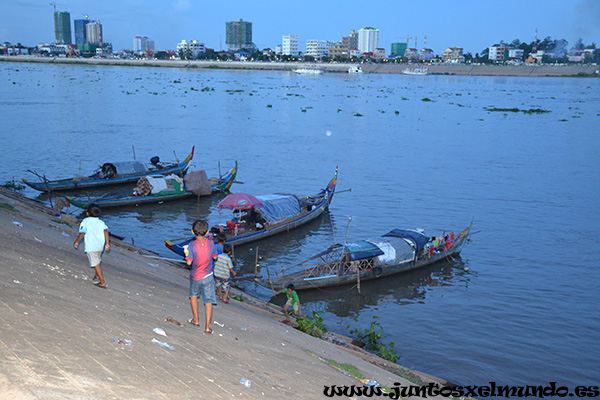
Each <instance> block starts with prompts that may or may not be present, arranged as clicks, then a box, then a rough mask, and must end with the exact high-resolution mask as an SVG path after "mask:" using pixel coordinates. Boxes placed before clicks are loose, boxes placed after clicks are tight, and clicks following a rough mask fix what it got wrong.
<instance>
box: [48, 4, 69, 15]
mask: <svg viewBox="0 0 600 400" xmlns="http://www.w3.org/2000/svg"><path fill="white" fill-rule="evenodd" d="M50 5H51V6H54V13H56V6H66V4H57V3H56V2H54V3H50Z"/></svg>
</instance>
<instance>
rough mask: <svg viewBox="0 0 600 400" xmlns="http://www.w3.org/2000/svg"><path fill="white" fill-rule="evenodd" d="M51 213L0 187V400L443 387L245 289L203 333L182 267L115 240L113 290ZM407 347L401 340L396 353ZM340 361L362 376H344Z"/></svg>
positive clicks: (110, 263)
mask: <svg viewBox="0 0 600 400" xmlns="http://www.w3.org/2000/svg"><path fill="white" fill-rule="evenodd" d="M53 214H54V212H53V211H52V210H50V209H49V208H47V207H45V206H44V205H43V204H41V203H39V202H37V201H35V200H31V199H28V198H25V197H23V196H21V195H20V194H18V193H15V192H13V191H9V190H7V189H4V188H0V398H1V399H3V400H9V399H10V400H21V399H61V400H65V399H66V400H68V399H152V400H157V399H191V398H195V399H197V398H203V399H230V398H238V397H239V398H250V399H275V398H294V399H323V398H328V397H326V396H325V395H324V392H323V391H324V387H325V386H331V385H338V386H344V385H347V386H351V385H357V386H362V384H361V382H360V380H359V379H358V377H357V375H358V374H360V375H362V377H364V378H366V379H374V380H376V381H377V382H379V384H380V385H382V386H384V387H388V388H390V387H394V386H395V385H398V384H400V385H402V386H406V385H410V384H411V382H409V381H407V380H406V379H404V378H402V377H400V376H399V375H400V374H401V375H402V376H403V377H408V378H409V379H411V380H412V381H413V382H418V383H420V384H427V383H429V382H438V383H440V384H442V385H443V384H445V382H444V381H441V380H439V379H435V378H433V377H430V376H427V375H425V374H422V373H419V372H415V371H410V370H407V369H404V368H402V367H400V366H398V365H397V364H390V363H389V362H387V361H385V360H382V359H380V358H378V357H375V356H373V355H370V354H368V353H366V352H364V351H362V350H360V349H358V348H356V347H355V346H352V345H350V344H347V345H336V344H333V343H331V342H329V341H326V340H321V339H317V338H314V337H311V336H309V335H307V334H305V333H302V332H300V331H298V330H296V329H294V328H292V327H291V326H288V325H285V324H283V323H282V322H281V320H282V318H283V314H282V312H281V309H280V308H279V307H276V306H274V305H272V304H269V303H264V302H261V301H259V300H256V299H253V298H251V297H249V296H247V295H246V294H244V293H239V292H237V293H234V294H237V295H240V296H241V297H242V298H243V301H242V302H238V301H235V300H231V301H230V303H229V304H223V303H221V302H219V305H218V306H217V307H215V309H214V313H213V320H214V321H215V322H214V323H213V326H212V328H213V330H214V333H213V334H212V335H206V334H204V333H203V328H197V327H194V326H192V325H190V324H188V323H187V322H186V321H187V319H188V318H189V317H190V316H191V311H190V306H189V300H188V296H187V294H188V287H189V286H188V285H189V283H188V282H189V281H188V279H187V277H188V271H187V270H185V269H182V268H180V267H178V266H177V265H176V264H174V263H171V262H168V261H163V260H158V259H153V258H148V257H147V256H152V253H150V252H148V251H146V250H144V249H142V248H139V247H135V246H132V245H129V244H127V243H125V242H122V241H120V240H118V239H114V238H111V250H110V252H109V253H108V254H105V255H104V256H103V262H102V269H103V271H104V276H105V279H106V282H107V285H108V288H107V289H101V288H98V287H96V286H94V285H93V284H92V280H91V277H92V275H93V272H92V270H91V269H90V268H89V266H88V261H87V257H86V256H85V254H84V252H83V249H82V248H83V243H82V245H81V246H80V249H79V250H75V249H74V248H73V241H74V239H75V237H76V234H77V229H78V228H77V220H75V218H73V217H70V216H68V215H64V214H63V215H61V218H57V217H55V216H54V215H53ZM109 228H110V227H109ZM115 233H117V234H118V232H115ZM200 310H201V311H200V319H201V320H203V318H204V313H203V307H200ZM169 317H171V318H172V319H174V320H176V321H179V322H180V323H182V324H183V325H184V327H180V326H177V325H175V324H173V323H170V322H167V321H165V319H167V318H169ZM155 328H160V329H162V330H164V332H165V333H166V335H167V336H166V337H165V336H162V335H160V334H157V333H155V332H154V329H155ZM338 339H339V340H346V341H347V342H349V339H348V338H343V337H340V336H338ZM153 340H154V342H153ZM129 341H130V342H129ZM156 341H160V342H164V343H167V344H168V345H169V346H172V347H173V350H171V349H168V348H165V347H161V346H160V345H159V344H157V343H156ZM407 345H409V343H396V346H397V348H398V350H399V353H402V347H403V346H407ZM334 363H337V364H348V365H351V366H353V368H354V369H355V370H356V371H358V373H353V374H348V373H342V370H340V369H339V368H337V367H336V366H334V365H332V364H334ZM241 378H246V379H248V380H249V381H250V382H251V385H250V387H246V386H245V385H242V384H240V380H241ZM413 384H414V383H413ZM336 398H347V397H345V396H342V397H336Z"/></svg>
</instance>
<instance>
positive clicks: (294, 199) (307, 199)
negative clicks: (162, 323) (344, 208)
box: [165, 168, 338, 257]
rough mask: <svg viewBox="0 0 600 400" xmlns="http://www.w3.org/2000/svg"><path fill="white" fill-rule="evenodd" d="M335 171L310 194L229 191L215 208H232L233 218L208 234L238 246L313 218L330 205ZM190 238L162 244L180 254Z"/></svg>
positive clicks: (213, 228)
mask: <svg viewBox="0 0 600 400" xmlns="http://www.w3.org/2000/svg"><path fill="white" fill-rule="evenodd" d="M337 174H338V171H337V168H336V170H335V175H334V176H333V178H332V179H331V181H329V183H328V184H327V186H326V187H325V189H323V190H321V191H320V192H319V193H317V194H315V195H312V196H306V195H304V196H302V195H295V194H269V195H264V196H252V195H249V194H247V193H233V194H230V195H229V196H227V197H225V198H224V199H223V200H222V201H221V202H220V203H219V205H218V207H219V208H221V209H230V210H232V211H233V215H232V218H231V219H230V220H229V221H227V222H226V223H224V224H219V225H215V226H213V227H212V228H211V233H212V235H213V237H216V236H217V235H219V234H221V233H222V234H224V235H225V237H226V239H227V241H226V243H229V244H232V245H238V244H243V243H248V242H252V241H254V240H259V239H263V238H266V237H269V236H272V235H276V234H278V233H281V232H287V231H289V230H290V229H293V228H296V227H298V226H300V225H303V224H305V223H307V222H309V221H312V220H314V219H315V218H317V217H319V216H320V215H321V214H323V213H324V212H325V211H326V210H327V209H328V208H329V204H330V203H331V200H332V199H333V195H334V193H335V188H336V185H337ZM192 240H195V238H194V237H192V236H190V237H184V238H180V239H174V240H165V245H166V246H167V247H168V248H169V249H170V250H172V251H174V252H175V253H177V254H179V255H180V256H182V257H183V256H184V246H186V245H188V244H189V243H190V242H191V241H192Z"/></svg>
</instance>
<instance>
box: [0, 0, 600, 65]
mask: <svg viewBox="0 0 600 400" xmlns="http://www.w3.org/2000/svg"><path fill="white" fill-rule="evenodd" d="M59 1H60V3H59ZM56 8H57V10H58V11H68V12H70V13H71V29H73V20H74V19H80V18H84V16H85V15H89V18H90V19H93V20H99V21H100V22H101V23H102V26H103V32H104V40H105V42H111V43H112V44H113V48H114V50H115V51H118V50H121V49H132V48H133V37H134V36H136V35H137V36H148V37H149V38H150V39H153V40H154V41H155V43H156V49H157V50H164V49H175V48H176V46H177V43H178V42H180V41H181V40H183V39H185V40H187V41H189V40H192V39H195V40H198V41H200V42H203V43H205V44H206V46H207V47H209V48H214V49H217V50H218V49H220V48H226V45H225V22H227V21H233V20H235V19H238V18H242V19H243V20H245V21H250V22H252V24H253V25H252V28H253V41H254V43H255V44H256V45H257V46H258V48H259V49H263V48H266V47H270V48H274V47H275V46H276V45H278V44H281V37H282V35H286V34H288V35H298V36H299V39H300V49H301V50H304V49H305V45H306V40H309V39H317V40H330V41H339V40H341V37H342V36H345V35H347V34H348V32H349V31H350V30H351V29H355V30H359V29H360V28H364V27H367V26H371V27H374V28H377V29H379V31H380V41H379V47H382V48H384V49H386V51H387V52H388V53H389V52H390V50H391V43H392V42H400V41H402V42H404V41H406V38H407V36H410V37H411V39H410V46H411V47H413V46H414V43H415V38H417V47H419V48H421V47H423V46H424V40H425V37H427V47H430V48H432V49H433V50H434V51H435V53H436V54H439V53H441V52H442V51H443V50H444V49H445V48H446V47H454V46H460V47H463V48H464V50H465V52H471V53H473V54H475V53H477V52H481V50H483V49H485V48H486V47H489V46H490V45H492V44H494V43H498V42H500V41H501V40H504V41H505V42H511V41H512V40H513V39H519V40H521V41H525V42H528V43H529V42H532V41H533V39H534V35H535V30H536V28H537V29H538V38H539V39H543V38H544V37H546V36H551V37H552V38H553V39H566V40H567V41H568V42H569V48H570V47H571V46H572V45H573V44H574V43H575V41H576V40H577V39H578V38H582V39H583V41H584V43H586V44H589V43H591V42H595V43H596V44H597V45H599V46H600V0H502V1H492V0H453V1H449V0H412V1H403V0H388V1H382V0H369V1H367V0H343V1H340V0H337V1H333V0H320V1H314V0H303V1H291V0H287V1H286V0H280V1H274V0H253V1H252V0H228V1H226V0H224V1H200V0H102V1H98V0H94V1H91V0H57V3H56ZM0 10H1V12H0V42H11V43H13V44H16V43H18V42H20V43H22V44H23V45H26V46H35V45H37V44H39V43H48V42H54V40H55V38H54V26H53V25H54V19H53V11H54V10H53V6H52V5H50V2H49V1H48V0H44V1H41V0H0ZM72 40H74V38H73V39H72Z"/></svg>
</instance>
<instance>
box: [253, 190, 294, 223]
mask: <svg viewBox="0 0 600 400" xmlns="http://www.w3.org/2000/svg"><path fill="white" fill-rule="evenodd" d="M256 198H257V199H259V200H260V201H261V203H263V205H262V207H256V210H257V211H258V212H259V213H260V214H262V216H263V218H264V219H265V220H267V222H269V223H270V224H273V223H277V222H281V221H283V220H285V219H287V218H291V217H294V216H296V215H298V214H300V202H299V201H298V198H297V197H296V196H293V195H289V194H267V195H263V196H256Z"/></svg>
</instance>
